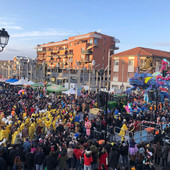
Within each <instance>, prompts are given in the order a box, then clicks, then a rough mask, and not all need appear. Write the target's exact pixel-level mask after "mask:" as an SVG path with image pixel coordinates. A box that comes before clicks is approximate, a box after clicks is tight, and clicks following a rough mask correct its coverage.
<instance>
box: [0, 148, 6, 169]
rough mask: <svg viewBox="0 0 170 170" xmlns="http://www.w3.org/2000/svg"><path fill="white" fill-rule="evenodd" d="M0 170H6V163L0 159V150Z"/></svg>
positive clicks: (0, 152) (0, 156)
mask: <svg viewBox="0 0 170 170" xmlns="http://www.w3.org/2000/svg"><path fill="white" fill-rule="evenodd" d="M0 170H6V162H5V160H4V158H3V157H2V149H1V150H0Z"/></svg>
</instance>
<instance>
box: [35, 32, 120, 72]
mask: <svg viewBox="0 0 170 170" xmlns="http://www.w3.org/2000/svg"><path fill="white" fill-rule="evenodd" d="M116 42H118V40H116V39H115V38H114V37H112V36H107V35H104V34H101V33H98V32H91V33H88V34H84V35H78V36H74V37H69V38H68V39H66V40H63V41H59V42H51V43H47V44H42V45H37V47H36V49H37V65H42V63H43V62H45V63H46V64H47V65H48V66H52V68H54V67H56V66H57V67H60V68H61V69H65V68H68V67H69V65H70V68H71V69H75V67H77V62H79V63H80V64H81V68H87V69H89V64H90V63H91V62H92V60H95V62H96V65H98V64H100V66H99V67H98V68H97V69H99V68H101V67H103V65H104V67H106V66H107V63H108V51H109V49H113V50H116V49H118V48H117V47H116V46H115V43H116ZM113 50H112V54H113ZM70 59H71V60H70ZM69 61H71V62H69ZM69 63H70V64H69Z"/></svg>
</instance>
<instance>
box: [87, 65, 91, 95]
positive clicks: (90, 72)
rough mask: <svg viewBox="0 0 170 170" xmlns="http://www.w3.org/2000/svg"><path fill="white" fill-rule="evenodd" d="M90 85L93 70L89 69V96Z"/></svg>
mask: <svg viewBox="0 0 170 170" xmlns="http://www.w3.org/2000/svg"><path fill="white" fill-rule="evenodd" d="M90 84H91V70H90V67H89V91H88V94H90Z"/></svg>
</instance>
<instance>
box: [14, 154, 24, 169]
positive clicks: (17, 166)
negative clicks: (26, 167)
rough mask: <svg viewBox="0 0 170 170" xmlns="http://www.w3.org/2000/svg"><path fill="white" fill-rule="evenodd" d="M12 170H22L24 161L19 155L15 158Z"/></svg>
mask: <svg viewBox="0 0 170 170" xmlns="http://www.w3.org/2000/svg"><path fill="white" fill-rule="evenodd" d="M12 170H22V163H21V159H20V157H19V156H16V158H15V159H14V165H13V167H12Z"/></svg>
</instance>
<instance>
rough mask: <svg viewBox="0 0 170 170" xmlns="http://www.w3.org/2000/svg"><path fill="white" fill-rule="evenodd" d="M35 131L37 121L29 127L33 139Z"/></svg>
mask: <svg viewBox="0 0 170 170" xmlns="http://www.w3.org/2000/svg"><path fill="white" fill-rule="evenodd" d="M34 132H35V123H32V124H31V126H30V127H29V136H30V139H31V140H32V139H33V138H34Z"/></svg>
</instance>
